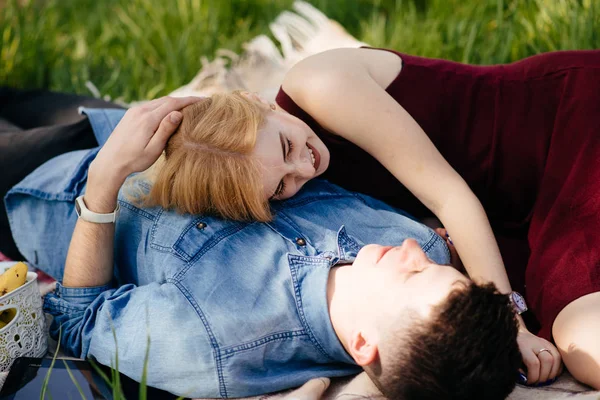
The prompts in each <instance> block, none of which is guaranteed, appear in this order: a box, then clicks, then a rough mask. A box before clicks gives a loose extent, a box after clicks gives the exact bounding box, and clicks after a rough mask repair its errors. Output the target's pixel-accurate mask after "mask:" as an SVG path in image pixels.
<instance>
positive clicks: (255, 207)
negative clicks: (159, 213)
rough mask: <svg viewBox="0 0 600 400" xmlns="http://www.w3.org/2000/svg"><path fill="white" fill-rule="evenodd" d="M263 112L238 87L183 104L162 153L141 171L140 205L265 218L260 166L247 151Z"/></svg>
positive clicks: (266, 205) (236, 217) (267, 211)
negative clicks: (145, 184)
mask: <svg viewBox="0 0 600 400" xmlns="http://www.w3.org/2000/svg"><path fill="white" fill-rule="evenodd" d="M267 111H268V107H263V106H262V105H260V104H259V103H258V102H255V101H252V100H250V99H248V98H246V97H245V96H243V95H242V94H241V93H240V92H239V91H235V92H232V93H218V94H214V95H213V96H212V97H210V98H206V99H205V100H201V101H199V102H197V103H194V104H192V105H189V106H187V107H185V108H184V109H183V110H182V111H181V112H182V114H183V119H182V121H181V124H180V125H179V128H178V129H177V131H176V132H175V133H174V134H173V136H171V138H170V139H169V141H168V142H167V145H166V147H165V151H164V154H163V156H162V157H161V158H160V159H159V161H158V162H157V163H156V164H155V165H154V166H153V167H152V168H151V170H150V171H149V172H148V173H146V174H145V177H146V178H149V179H148V180H149V181H150V183H151V184H152V186H151V188H150V191H149V192H148V193H147V194H146V195H143V199H142V202H143V205H145V206H161V207H163V208H167V209H175V210H176V211H178V212H181V213H190V214H214V215H218V216H220V217H223V218H227V219H232V220H238V221H243V220H256V221H269V220H270V219H271V218H272V215H271V210H270V206H269V202H268V199H266V198H265V194H264V191H263V184H262V179H261V170H260V164H259V161H258V160H257V159H255V158H254V157H253V156H252V154H251V153H252V151H253V149H254V146H255V144H256V138H257V133H258V130H259V128H260V127H261V126H262V124H263V123H264V119H265V113H266V112H267Z"/></svg>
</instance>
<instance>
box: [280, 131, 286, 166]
mask: <svg viewBox="0 0 600 400" xmlns="http://www.w3.org/2000/svg"><path fill="white" fill-rule="evenodd" d="M279 141H280V142H281V154H282V155H283V162H285V139H284V137H283V134H282V133H281V132H279Z"/></svg>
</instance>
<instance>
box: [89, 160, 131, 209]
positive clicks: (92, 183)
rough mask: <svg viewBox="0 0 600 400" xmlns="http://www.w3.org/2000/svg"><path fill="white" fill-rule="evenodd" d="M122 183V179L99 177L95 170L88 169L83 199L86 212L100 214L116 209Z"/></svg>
mask: <svg viewBox="0 0 600 400" xmlns="http://www.w3.org/2000/svg"><path fill="white" fill-rule="evenodd" d="M124 182H125V179H124V178H119V177H118V176H116V175H112V176H111V175H110V174H106V175H99V174H98V173H97V171H96V170H95V169H92V167H90V169H89V171H88V181H87V188H86V191H85V195H84V197H83V198H84V201H85V205H86V207H87V208H88V210H90V211H93V212H95V213H100V214H106V213H111V212H113V211H114V210H115V208H116V207H117V197H118V195H119V189H120V188H121V186H122V185H123V183H124Z"/></svg>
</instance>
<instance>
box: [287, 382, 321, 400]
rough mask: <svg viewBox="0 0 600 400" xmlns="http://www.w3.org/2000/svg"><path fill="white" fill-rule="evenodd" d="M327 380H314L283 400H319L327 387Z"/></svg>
mask: <svg viewBox="0 0 600 400" xmlns="http://www.w3.org/2000/svg"><path fill="white" fill-rule="evenodd" d="M329 383H330V380H329V378H315V379H311V380H310V381H308V382H306V383H305V384H304V385H302V386H301V387H299V388H298V389H296V390H294V391H293V392H291V393H289V394H287V395H286V396H285V397H284V398H283V400H319V399H321V398H322V397H323V394H324V393H325V391H326V390H327V388H328V387H329Z"/></svg>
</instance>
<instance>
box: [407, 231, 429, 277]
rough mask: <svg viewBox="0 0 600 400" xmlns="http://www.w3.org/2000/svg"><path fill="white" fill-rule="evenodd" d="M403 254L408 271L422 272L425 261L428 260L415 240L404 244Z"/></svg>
mask: <svg viewBox="0 0 600 400" xmlns="http://www.w3.org/2000/svg"><path fill="white" fill-rule="evenodd" d="M402 252H403V256H404V257H403V258H404V260H405V262H406V263H405V266H406V268H407V269H409V270H411V271H420V270H422V269H423V268H424V266H425V263H424V261H426V260H427V256H426V255H425V253H424V252H423V249H421V246H420V245H419V243H418V242H417V241H416V240H415V239H406V240H405V241H404V242H403V243H402Z"/></svg>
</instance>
